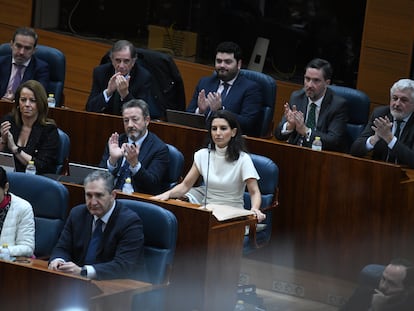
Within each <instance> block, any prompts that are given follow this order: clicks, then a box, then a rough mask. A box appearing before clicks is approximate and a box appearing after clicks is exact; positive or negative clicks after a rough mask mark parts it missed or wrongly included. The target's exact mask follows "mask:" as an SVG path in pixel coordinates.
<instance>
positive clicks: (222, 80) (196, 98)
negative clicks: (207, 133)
mask: <svg viewBox="0 0 414 311" xmlns="http://www.w3.org/2000/svg"><path fill="white" fill-rule="evenodd" d="M241 56H242V52H241V49H240V47H239V46H238V45H237V44H236V43H234V42H222V43H220V44H219V45H218V46H217V48H216V59H215V73H214V74H213V75H212V76H209V77H204V78H202V79H201V80H200V81H199V82H198V85H197V86H196V89H195V91H194V95H193V98H192V100H191V102H190V104H189V106H188V108H187V111H189V112H196V113H200V114H205V115H206V116H207V117H208V116H209V115H210V114H211V112H212V111H216V110H220V109H226V110H229V111H231V112H233V113H235V114H236V115H237V120H238V122H239V123H240V127H241V129H242V132H243V134H245V135H250V136H258V135H259V126H258V124H257V122H259V118H260V113H261V108H262V102H263V95H262V91H261V87H260V85H259V84H257V83H256V82H255V81H252V80H250V79H248V78H246V77H244V76H242V75H240V74H239V73H240V68H241V65H242V60H241Z"/></svg>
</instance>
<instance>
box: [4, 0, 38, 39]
mask: <svg viewBox="0 0 414 311" xmlns="http://www.w3.org/2000/svg"><path fill="white" fill-rule="evenodd" d="M32 2H34V1H32V0H18V1H17V0H0V21H1V23H3V24H6V25H10V26H14V28H17V27H20V26H31V25H32V6H33V3H32ZM9 40H10V39H9Z"/></svg>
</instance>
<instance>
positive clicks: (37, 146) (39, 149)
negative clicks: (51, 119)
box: [0, 115, 59, 174]
mask: <svg viewBox="0 0 414 311" xmlns="http://www.w3.org/2000/svg"><path fill="white" fill-rule="evenodd" d="M6 120H7V121H9V122H10V123H11V129H10V132H11V133H12V135H13V139H14V141H15V143H16V144H17V140H18V139H19V135H20V132H21V130H22V128H21V127H18V126H17V125H16V123H15V122H14V119H13V118H12V117H11V115H7V116H5V117H4V118H3V119H2V120H1V122H0V123H3V122H4V121H6ZM58 148H59V134H58V130H57V127H56V125H55V124H47V125H41V124H39V123H37V122H36V123H35V124H33V127H32V131H31V133H30V136H29V139H28V141H27V144H26V146H24V147H23V151H24V152H26V153H27V154H30V155H31V156H32V157H33V161H34V163H35V166H36V173H37V174H47V173H49V174H55V173H56V166H57V154H58ZM6 151H9V152H11V150H6ZM14 163H15V168H16V171H17V172H24V171H25V170H26V166H25V165H23V164H22V163H21V162H20V161H19V160H17V159H16V157H15V158H14Z"/></svg>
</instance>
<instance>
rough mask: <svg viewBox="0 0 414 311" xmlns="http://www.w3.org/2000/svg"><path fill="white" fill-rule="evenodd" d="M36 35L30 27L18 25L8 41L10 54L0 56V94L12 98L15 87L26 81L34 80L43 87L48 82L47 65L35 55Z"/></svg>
mask: <svg viewBox="0 0 414 311" xmlns="http://www.w3.org/2000/svg"><path fill="white" fill-rule="evenodd" d="M37 40H38V35H37V33H36V32H35V31H34V29H32V28H28V27H20V28H17V29H16V31H15V32H14V35H13V39H12V40H11V42H10V47H11V50H12V53H11V56H10V55H7V56H2V57H0V95H1V96H2V97H3V99H6V100H14V93H15V91H16V89H17V87H18V86H19V85H20V84H21V83H23V82H25V81H27V80H36V81H38V82H40V83H41V84H42V85H43V87H44V88H45V89H47V85H48V84H49V65H48V64H47V63H46V62H44V61H42V60H41V59H39V58H37V57H36V53H35V51H36V45H37Z"/></svg>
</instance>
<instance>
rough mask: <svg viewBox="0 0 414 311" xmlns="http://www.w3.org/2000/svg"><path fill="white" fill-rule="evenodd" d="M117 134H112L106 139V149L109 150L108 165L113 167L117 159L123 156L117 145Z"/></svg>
mask: <svg viewBox="0 0 414 311" xmlns="http://www.w3.org/2000/svg"><path fill="white" fill-rule="evenodd" d="M118 141H119V134H118V133H117V132H115V133H113V134H112V135H111V137H109V139H108V149H109V163H111V165H113V166H115V165H116V162H117V161H118V159H119V158H121V157H123V156H124V151H123V150H122V149H121V147H119V145H118Z"/></svg>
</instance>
